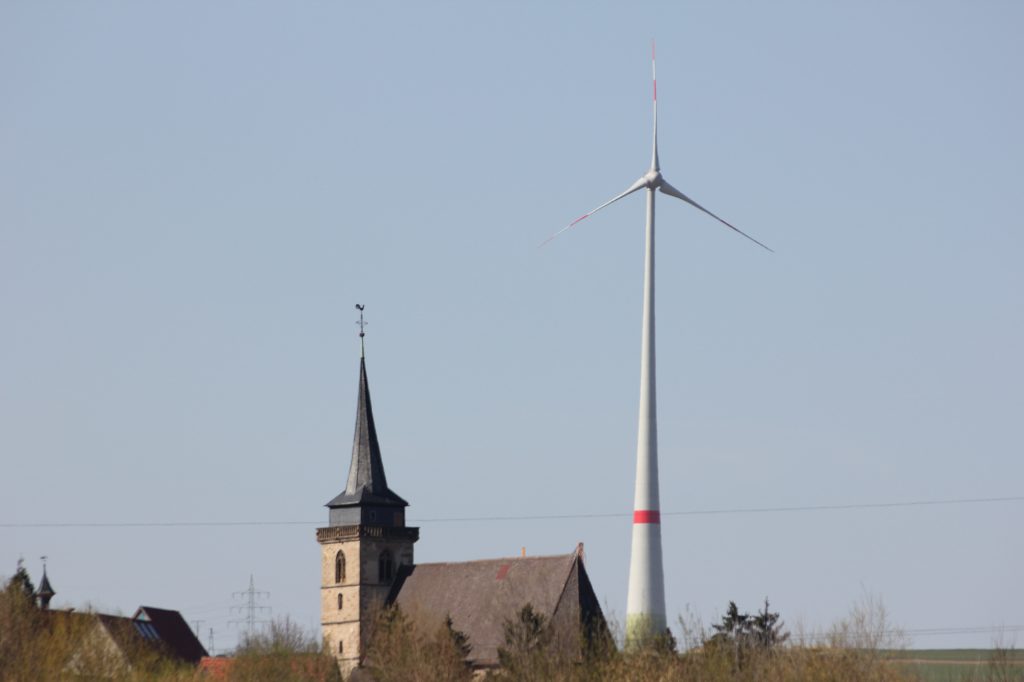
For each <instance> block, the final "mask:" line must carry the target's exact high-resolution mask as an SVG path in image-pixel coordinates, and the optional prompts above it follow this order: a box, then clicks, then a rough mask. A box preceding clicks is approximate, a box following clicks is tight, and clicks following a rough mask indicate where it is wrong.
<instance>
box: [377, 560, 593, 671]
mask: <svg viewBox="0 0 1024 682" xmlns="http://www.w3.org/2000/svg"><path fill="white" fill-rule="evenodd" d="M581 558H582V551H581V549H578V550H577V551H575V552H573V553H571V554H564V555H560V556H544V557H516V558H509V559H487V560H483V561H467V562H464V563H438V564H417V565H415V566H403V567H402V568H401V569H400V571H399V574H398V577H397V580H396V582H395V586H394V587H393V588H392V591H391V594H390V596H389V597H388V601H389V602H390V603H394V604H397V605H398V607H399V608H400V609H401V610H402V612H403V613H404V614H405V615H407V616H408V617H409V618H410V619H412V621H413V622H414V623H416V624H417V625H419V626H422V627H424V628H427V629H428V631H429V629H433V628H437V627H439V626H440V624H441V623H442V622H443V619H444V617H445V616H446V615H450V616H451V618H452V625H453V627H454V628H455V629H456V630H460V631H462V632H464V633H465V634H466V635H467V636H468V637H469V643H470V644H471V645H472V647H473V649H472V651H471V652H470V654H469V657H468V660H469V661H470V662H471V663H472V664H473V665H475V666H493V665H497V663H498V647H499V646H502V645H503V644H504V642H505V631H504V624H505V621H506V620H511V619H514V618H515V617H516V616H517V615H518V613H519V611H520V610H521V609H522V608H523V607H524V606H525V605H526V604H530V605H532V606H533V608H534V610H535V611H537V612H538V613H541V614H543V615H544V616H545V617H546V618H547V620H548V622H549V623H551V624H552V626H553V627H555V628H556V629H558V630H564V633H562V634H565V635H568V638H569V639H572V640H573V641H578V640H577V639H576V638H577V637H578V635H579V633H580V632H581V625H584V624H589V623H597V624H598V627H599V628H600V629H601V631H602V633H607V625H606V623H605V621H604V616H603V615H602V613H601V607H600V605H599V603H598V601H597V597H596V596H595V595H594V589H593V587H592V586H591V584H590V579H589V578H588V577H587V574H586V571H585V570H584V568H583V562H582V560H581ZM557 634H558V633H556V635H557Z"/></svg>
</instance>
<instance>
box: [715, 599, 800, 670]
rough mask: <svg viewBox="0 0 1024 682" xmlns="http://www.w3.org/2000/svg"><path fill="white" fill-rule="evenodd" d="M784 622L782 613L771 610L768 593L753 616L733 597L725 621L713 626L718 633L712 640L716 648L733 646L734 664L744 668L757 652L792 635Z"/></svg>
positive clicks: (767, 648) (769, 648) (766, 650)
mask: <svg viewBox="0 0 1024 682" xmlns="http://www.w3.org/2000/svg"><path fill="white" fill-rule="evenodd" d="M782 626H783V623H782V621H780V620H779V614H778V613H772V612H770V611H769V610H768V598H767V597H765V600H764V610H763V611H760V612H758V613H757V614H755V615H753V616H751V615H750V614H749V613H740V610H739V608H737V606H736V602H733V601H730V602H729V608H728V609H726V611H725V615H724V616H722V622H721V623H720V624H718V625H712V626H711V627H712V629H714V630H715V634H714V635H712V637H711V639H710V640H709V642H708V644H709V645H711V646H712V647H713V648H714V647H729V648H731V649H732V656H733V668H734V669H735V670H740V669H742V668H743V667H744V666H745V664H746V662H747V659H748V658H749V657H750V655H751V654H752V653H753V652H755V651H760V652H770V651H771V650H772V648H773V647H775V646H776V645H778V644H781V643H783V642H785V641H786V640H787V639H788V638H789V633H788V632H784V631H783V630H782Z"/></svg>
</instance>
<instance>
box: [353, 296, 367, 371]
mask: <svg viewBox="0 0 1024 682" xmlns="http://www.w3.org/2000/svg"><path fill="white" fill-rule="evenodd" d="M365 308H366V306H365V305H362V304H360V303H356V310H358V311H359V321H358V322H356V324H358V325H359V357H361V358H362V357H366V342H365V341H363V337H365V336H366V325H367V324H368V323H367V322H366V320H364V319H363V310H364V309H365Z"/></svg>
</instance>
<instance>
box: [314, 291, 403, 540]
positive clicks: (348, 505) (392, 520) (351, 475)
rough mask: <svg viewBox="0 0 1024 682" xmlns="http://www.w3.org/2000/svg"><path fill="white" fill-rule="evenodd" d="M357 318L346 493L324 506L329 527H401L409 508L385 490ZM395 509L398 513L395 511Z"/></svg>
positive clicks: (401, 500) (386, 488)
mask: <svg viewBox="0 0 1024 682" xmlns="http://www.w3.org/2000/svg"><path fill="white" fill-rule="evenodd" d="M357 307H358V306H357ZM359 317H360V325H361V326H360V334H359V336H360V351H361V352H360V358H359V396H358V401H357V405H356V429H355V436H354V438H353V440H352V460H351V463H350V464H349V469H348V482H347V484H346V485H345V490H344V491H342V492H341V493H340V494H339V495H338V496H337V497H335V498H334V499H333V500H331V501H330V502H328V503H327V506H328V507H329V508H330V510H331V513H330V523H331V525H332V526H335V525H353V524H359V523H371V524H374V525H386V526H392V525H394V526H403V525H405V523H404V516H405V514H404V512H402V511H399V510H400V509H401V508H404V507H407V506H409V503H408V502H406V501H405V500H403V499H402V498H401V497H399V496H398V495H397V494H396V493H395V492H393V491H392V490H391V489H390V488H388V481H387V477H386V476H385V475H384V460H383V459H382V458H381V455H380V443H379V442H378V441H377V427H376V425H375V424H374V421H373V404H372V403H371V401H370V384H369V382H368V381H367V378H366V357H365V352H363V349H362V341H363V338H362V337H363V336H364V333H363V330H362V324H364V323H363V321H362V310H361V309H360V316H359ZM396 507H397V508H399V510H395V509H394V508H396Z"/></svg>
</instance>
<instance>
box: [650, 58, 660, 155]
mask: <svg viewBox="0 0 1024 682" xmlns="http://www.w3.org/2000/svg"><path fill="white" fill-rule="evenodd" d="M651 83H652V84H653V85H654V151H653V152H652V153H651V168H652V169H654V170H660V167H659V165H658V70H657V68H656V66H655V52H654V41H653V40H652V41H651Z"/></svg>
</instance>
